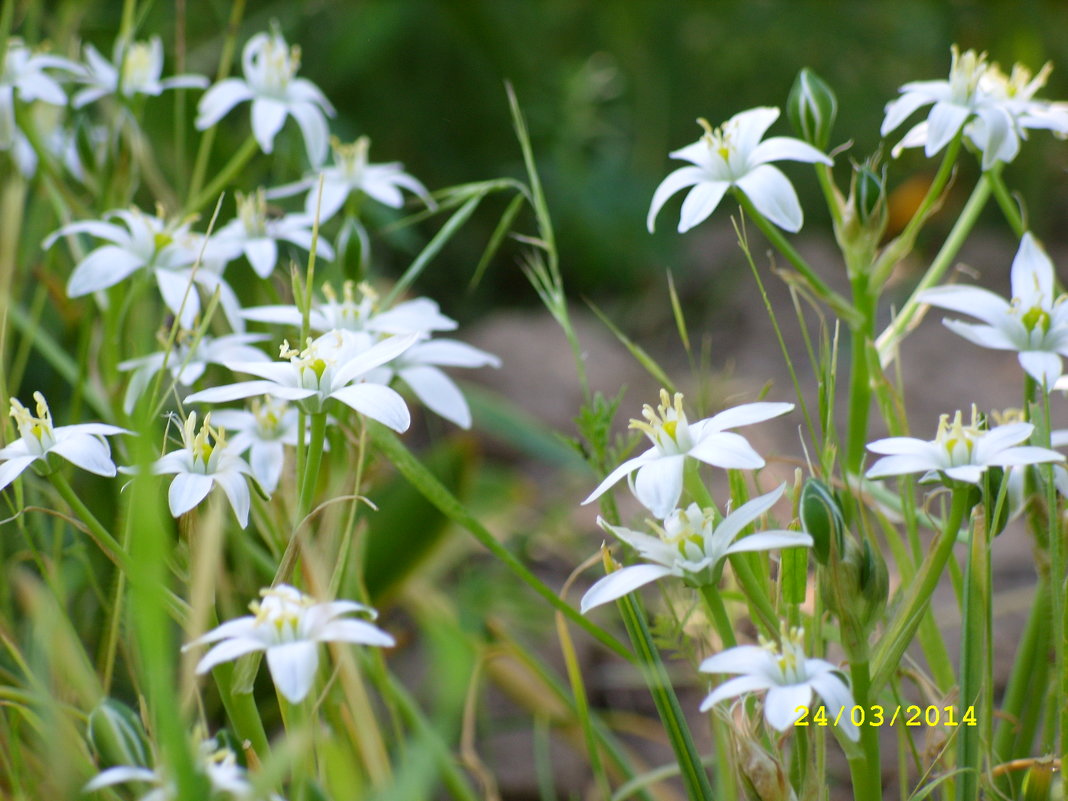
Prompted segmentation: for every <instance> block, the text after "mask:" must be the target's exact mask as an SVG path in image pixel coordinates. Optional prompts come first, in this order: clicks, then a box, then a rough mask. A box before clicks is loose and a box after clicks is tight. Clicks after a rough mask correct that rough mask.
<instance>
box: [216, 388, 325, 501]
mask: <svg viewBox="0 0 1068 801" xmlns="http://www.w3.org/2000/svg"><path fill="white" fill-rule="evenodd" d="M251 405H252V410H251V411H245V410H244V409H216V410H215V411H213V412H212V413H211V414H212V419H213V420H214V421H215V424H216V425H219V426H222V427H223V428H225V429H226V430H228V431H236V432H237V434H236V436H234V437H233V439H231V440H230V447H231V448H232V449H233V452H234V453H237V454H241V453H244V452H245V451H246V450H247V451H248V463H249V466H250V467H251V468H252V475H253V476H254V477H255V479H256V480H257V481H258V482H260V486H261V487H263V488H264V489H265V490H266V491H267V492H268V493H270V494H273V493H274V491H275V490H276V489H277V488H278V482H279V480H280V479H281V476H282V467H283V465H284V464H285V447H284V446H285V445H293V446H295V445H296V444H297V435H298V430H297V423H298V419H299V417H298V412H297V408H296V407H295V406H289V405H288V404H287V403H286V402H285V401H278V400H275V399H274V398H271V397H269V396H268V397H265V398H264V399H263V400H262V401H261V400H259V399H258V398H254V399H253V400H252V404H251ZM308 435H309V434H308V433H306V434H305V439H307V436H308ZM323 447H324V448H327V449H328V448H329V447H330V444H329V443H327V442H324V443H323Z"/></svg>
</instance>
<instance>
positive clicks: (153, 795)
mask: <svg viewBox="0 0 1068 801" xmlns="http://www.w3.org/2000/svg"><path fill="white" fill-rule="evenodd" d="M198 757H199V758H198V760H197V766H196V767H197V770H198V771H199V772H200V773H201V774H202V775H204V776H205V777H206V778H207V779H208V782H209V783H210V784H211V790H212V793H213V796H212V797H213V798H214V797H215V796H214V793H224V794H226V795H227V796H229V797H231V798H236V799H240V801H250V800H251V799H253V798H256V797H257V795H256V794H255V793H254V792H253V786H252V783H251V782H250V781H249V780H248V776H247V774H246V773H245V769H244V768H242V767H241V765H239V764H238V762H237V755H236V754H234V752H233V751H231V750H230V749H229V748H225V747H220V746H219V745H218V744H217V743H216V741H215V738H210V739H208V740H204V741H203V742H202V743H201V744H200V749H199V754H198ZM127 782H143V783H145V784H148V785H151V786H152V788H153V789H152V790H151V791H150V792H148V793H146V794H145V795H143V796H141V801H171V799H176V798H177V797H178V788H177V787H176V786H175V784H174V782H173V781H171V780H169V779H168V778H167V776H166V774H165V773H164V772H163V771H162V770H160V769H156V770H151V769H149V768H145V767H141V766H137V765H119V766H117V767H113V768H108V769H107V770H104V771H101V772H100V773H99V774H98V775H97V776H96V777H95V778H93V779H92V780H91V781H90V782H89V783H88V784H86V785H85V787H83V788H82V792H83V793H92V792H96V791H97V790H102V789H104V788H105V787H112V786H114V785H116V784H125V783H127ZM269 797H270V798H271V799H272V801H273V800H274V799H278V801H281V798H280V796H278V795H276V794H274V793H271V795H270V796H269Z"/></svg>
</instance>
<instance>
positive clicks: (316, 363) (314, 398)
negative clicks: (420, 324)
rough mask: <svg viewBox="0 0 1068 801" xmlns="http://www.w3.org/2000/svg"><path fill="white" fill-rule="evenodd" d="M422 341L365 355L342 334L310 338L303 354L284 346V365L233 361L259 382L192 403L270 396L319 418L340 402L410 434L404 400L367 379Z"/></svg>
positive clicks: (209, 392)
mask: <svg viewBox="0 0 1068 801" xmlns="http://www.w3.org/2000/svg"><path fill="white" fill-rule="evenodd" d="M417 339H418V336H417V335H415V334H410V335H408V336H402V337H390V338H389V339H386V340H383V341H382V342H379V343H377V344H375V345H372V346H371V347H369V348H367V349H366V350H362V351H361V352H351V351H348V350H347V349H346V348H344V347H343V342H342V336H341V332H339V331H334V332H329V333H327V334H324V335H323V336H322V337H320V338H319V339H317V340H314V341H312V340H311V339H310V338H309V340H308V343H307V347H306V348H305V349H304V350H302V351H298V350H296V349H294V348H290V347H289V343H288V342H283V343H282V348H281V351H280V354H279V356H280V358H282V359H285V360H286V361H282V362H227V364H226V367H227V368H229V369H230V370H233V371H234V372H237V373H250V374H251V375H255V376H259V377H260V380H258V381H239V382H238V383H236V384H229V385H227V386H222V387H213V388H211V389H205V390H201V391H200V392H194V393H193V394H192V395H190V396H189V397H188V398H186V399H185V400H186V403H204V402H206V403H225V402H226V401H232V400H237V399H239V398H251V397H252V396H254V395H269V396H271V397H272V398H280V399H282V400H292V401H300V402H301V405H302V406H303V407H304V409H305V411H307V412H309V413H311V414H317V413H319V412H322V411H323V410H324V407H325V404H326V402H327V401H328V400H330V399H331V398H334V399H336V400H338V401H341V403H344V404H345V405H346V406H348V407H350V408H352V409H354V410H356V411H357V412H359V413H360V414H362V415H366V416H367V417H370V418H371V419H373V420H377V421H378V422H380V423H382V424H383V425H386V426H389V427H390V428H392V429H393V430H394V431H406V430H407V429H408V425H409V424H410V423H411V417H410V415H409V414H408V407H407V406H406V405H405V403H404V399H403V398H402V397H401V396H400V395H398V394H397V393H396V392H395V391H394V390H392V389H390V388H389V387H387V386H383V385H382V384H377V383H373V382H371V381H367V380H361V379H363V378H364V377H365V375H366V374H367V373H370V372H371V371H372V370H374V369H375V368H377V367H381V366H382V365H383V364H385V363H386V362H389V361H391V360H392V359H395V358H397V356H399V355H400V354H401V353H403V352H404V351H405V350H407V349H408V348H410V347H411V346H412V345H413V344H414V343H415V341H416V340H417Z"/></svg>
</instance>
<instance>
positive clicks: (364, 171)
mask: <svg viewBox="0 0 1068 801" xmlns="http://www.w3.org/2000/svg"><path fill="white" fill-rule="evenodd" d="M330 147H331V149H332V150H333V153H334V163H333V165H332V166H330V167H324V168H323V169H322V170H321V173H322V177H323V195H322V202H321V203H320V201H319V177H318V176H309V177H308V178H305V179H304V180H302V181H297V182H296V183H292V184H286V185H285V186H279V187H277V188H275V189H272V190H270V191H269V192H268V193H267V197H269V198H272V199H273V198H279V197H289V196H290V195H293V194H296V193H297V192H303V191H305V190H308V194H307V195H306V196H305V198H304V213H305V214H307V215H308V216H309V217H314V216H315V213H316V210H317V207H318V212H319V220H320V221H325V220H329V219H330V218H331V217H333V216H334V215H335V214H337V213H338V211H340V210H341V207H342V206H343V205H344V204H345V199H346V198H348V196H349V194H351V193H352V192H363V193H364V194H365V195H367V196H368V197H370V198H373V199H374V200H377V201H378V202H379V203H382V204H384V205H386V206H390V207H391V208H395V209H399V208H400V207H401V206H403V205H404V196H403V195H402V194H401V190H402V189H407V190H408V191H409V192H412V193H413V194H416V195H418V196H419V199H420V200H422V201H423V202H424V203H425V204H426V205H427V206H428V207H429V208H431V209H434V208H437V204H436V203H435V202H434V199H433V198H432V197H430V193H429V192H427V191H426V187H425V186H423V185H422V184H421V183H420V182H419V181H418V180H416V179H415V178H413V177H412V176H411V175H408V173H406V172H404V165H403V164H401V163H400V162H397V161H393V162H389V163H388V164H370V163H369V162H368V160H367V151H368V149H369V148H370V147H371V140H370V139H369V138H368V137H366V136H361V137H360V138H359V139H357V140H356V141H355V142H353V143H352V144H348V145H343V144H341V141H340V140H339V139H338V138H337V137H336V136H335V137H331V139H330Z"/></svg>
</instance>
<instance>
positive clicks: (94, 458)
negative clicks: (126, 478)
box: [0, 392, 130, 490]
mask: <svg viewBox="0 0 1068 801" xmlns="http://www.w3.org/2000/svg"><path fill="white" fill-rule="evenodd" d="M33 399H34V401H36V403H37V416H36V417H34V416H33V415H31V414H30V410H29V409H27V408H26V407H25V406H23V405H22V404H21V403H19V401H18V399H17V398H12V399H11V416H12V417H13V418H15V425H16V426H17V427H18V430H19V439H17V440H15V441H14V442H12V443H11V444H10V445H8V446H6V447H4V448H0V462H2V464H0V490H2V489H4V488H5V487H6V486H7V485H8V484H10V483H11V482H12V481H14V480H15V479H16V478H18V477H19V476H20V475H21V474H22V472H23V471H24V470H25V469H26V468H27V467H29V466H30V465H31V464H33V463H34V462H36V461H43V462H45V464H47V463H48V454H50V453H54V454H56V456H62V457H63V458H64V459H66V460H67V461H68V462H70V463H71V464H73V465H75V466H76V467H80V468H81V469H82V470H88V471H89V472H90V473H96V474H97V475H98V476H113V475H115V473H116V468H115V462H113V461H112V459H111V448H110V447H108V443H107V440H105V439H104V437H111V436H115V435H116V434H129V433H130V432H129V431H127V430H126V429H125V428H119V427H118V426H111V425H107V424H105V423H79V424H77V425H71V426H59V427H58V428H56V427H54V426H53V425H52V413H51V412H50V411H49V409H48V403H47V402H46V401H45V399H44V396H43V395H42V394H41V393H40V392H34V393H33Z"/></svg>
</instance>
